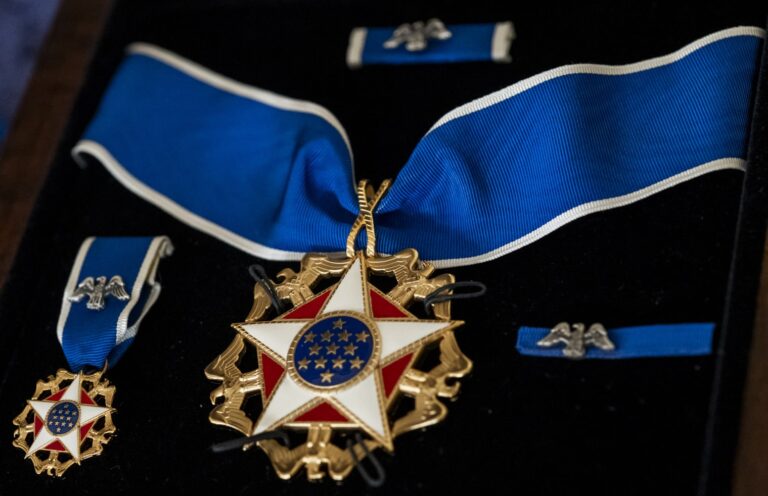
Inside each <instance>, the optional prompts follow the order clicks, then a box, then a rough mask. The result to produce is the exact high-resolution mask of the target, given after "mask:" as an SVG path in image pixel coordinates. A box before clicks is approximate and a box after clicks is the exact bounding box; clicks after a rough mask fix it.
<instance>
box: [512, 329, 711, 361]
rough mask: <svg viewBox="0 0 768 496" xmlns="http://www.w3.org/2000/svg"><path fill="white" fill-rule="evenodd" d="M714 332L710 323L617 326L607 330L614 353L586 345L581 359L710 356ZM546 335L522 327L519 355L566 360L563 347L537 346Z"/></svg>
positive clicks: (536, 330) (542, 331)
mask: <svg viewBox="0 0 768 496" xmlns="http://www.w3.org/2000/svg"><path fill="white" fill-rule="evenodd" d="M714 330H715V324H713V323H711V322H703V323H685V324H658V325H650V326H637V327H617V328H615V329H609V330H608V337H609V338H610V340H611V341H612V342H613V344H614V345H615V349H614V350H612V351H604V350H601V349H599V348H595V347H591V346H587V347H586V349H585V354H584V358H601V359H620V358H647V357H665V356H696V355H709V354H710V353H712V336H713V334H714ZM549 332H550V329H548V328H544V327H521V328H520V330H519V331H518V333H517V351H518V352H520V354H521V355H531V356H541V357H557V358H565V356H564V355H563V347H564V345H561V346H554V347H546V348H545V347H543V346H539V345H538V344H537V343H538V342H539V341H540V340H541V339H543V338H544V337H545V336H547V334H549Z"/></svg>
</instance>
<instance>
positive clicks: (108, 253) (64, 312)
mask: <svg viewBox="0 0 768 496" xmlns="http://www.w3.org/2000/svg"><path fill="white" fill-rule="evenodd" d="M172 252H173V245H172V244H171V241H170V239H168V238H167V237H165V236H158V237H154V238H153V237H135V238H134V237H97V238H96V237H91V238H87V239H86V240H85V241H83V243H82V245H81V246H80V250H79V252H78V254H77V257H76V258H75V263H74V265H73V267H72V271H71V272H70V276H69V280H68V281H67V286H66V288H65V290H64V297H63V299H62V306H61V314H60V315H59V322H58V325H57V336H58V340H59V343H60V344H61V347H62V349H63V350H64V355H65V356H66V358H67V361H68V362H69V365H70V368H71V370H72V371H75V372H77V371H80V370H82V369H83V368H84V367H86V366H92V367H96V368H102V367H104V366H105V365H106V364H107V363H109V365H110V366H114V365H115V364H116V363H117V362H118V360H119V359H120V357H122V355H123V353H124V352H125V351H126V350H127V349H128V347H129V346H130V344H131V343H132V342H133V339H134V337H135V336H136V333H137V332H138V331H139V325H140V324H141V321H142V320H143V319H144V317H145V316H146V314H147V312H148V311H149V309H150V308H152V305H154V304H155V302H156V301H157V298H158V296H159V295H160V290H161V286H160V282H159V281H158V280H157V267H158V263H159V261H160V259H161V258H163V257H166V256H168V255H170V254H171V253H172Z"/></svg>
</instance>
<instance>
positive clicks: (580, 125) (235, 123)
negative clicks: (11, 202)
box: [74, 27, 764, 267]
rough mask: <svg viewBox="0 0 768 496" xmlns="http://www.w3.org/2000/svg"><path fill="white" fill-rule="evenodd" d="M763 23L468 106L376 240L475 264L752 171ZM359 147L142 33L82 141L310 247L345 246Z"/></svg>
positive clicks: (151, 192) (321, 114)
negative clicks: (748, 164)
mask: <svg viewBox="0 0 768 496" xmlns="http://www.w3.org/2000/svg"><path fill="white" fill-rule="evenodd" d="M763 35H764V33H763V31H762V30H760V29H758V28H749V27H742V28H732V29H729V30H725V31H721V32H718V33H714V34H712V35H709V36H707V37H705V38H702V39H700V40H698V41H696V42H694V43H692V44H690V45H688V46H687V47H684V48H682V49H681V50H678V51H677V52H674V53H672V54H670V55H667V56H665V57H660V58H656V59H650V60H646V61H643V62H639V63H636V64H630V65H625V66H601V65H588V64H581V65H573V66H565V67H560V68H556V69H553V70H551V71H547V72H545V73H542V74H539V75H537V76H533V77H532V78H529V79H526V80H523V81H520V82H518V83H516V84H513V85H512V86H509V87H507V88H504V89H502V90H500V91H498V92H496V93H492V94H490V95H488V96H486V97H483V98H481V99H479V100H475V101H473V102H470V103H468V104H466V105H464V106H462V107H459V108H457V109H455V110H454V111H452V112H450V113H448V114H447V115H445V116H444V117H443V118H441V119H440V120H439V121H438V122H437V124H436V125H435V126H434V127H433V128H432V129H431V130H430V131H429V132H428V133H427V134H426V136H425V137H424V138H423V139H422V140H421V142H420V143H419V144H418V145H417V147H416V148H415V150H414V151H413V153H412V155H411V157H410V159H409V160H408V162H407V163H406V164H405V165H404V167H403V168H402V170H401V171H400V173H399V175H398V176H397V178H396V180H395V181H394V184H393V186H392V188H391V190H390V192H389V193H388V194H387V195H386V196H385V197H384V198H383V200H382V201H381V203H380V205H379V208H378V210H377V212H376V229H377V238H378V239H377V242H378V246H377V248H378V251H380V252H382V253H394V252H397V251H399V250H401V249H403V248H406V247H414V248H416V249H417V250H419V252H420V253H421V256H422V258H424V259H426V260H430V261H433V262H435V264H436V265H437V266H441V267H449V266H458V265H467V264H472V263H479V262H483V261H486V260H491V259H493V258H496V257H499V256H502V255H504V254H506V253H509V252H511V251H514V250H516V249H519V248H521V247H523V246H526V245H527V244H530V243H532V242H534V241H536V240H537V239H540V238H541V237H543V236H545V235H546V234H548V233H550V232H552V231H553V230H555V229H557V228H559V227H561V226H563V225H565V224H567V223H568V222H571V221H572V220H575V219H578V218H579V217H582V216H584V215H587V214H589V213H592V212H597V211H601V210H606V209H610V208H616V207H620V206H623V205H626V204H628V203H632V202H634V201H637V200H640V199H642V198H645V197H647V196H649V195H652V194H654V193H656V192H658V191H661V190H663V189H666V188H669V187H672V186H674V185H676V184H679V183H680V182H683V181H686V180H689V179H691V178H694V177H698V176H700V175H702V174H705V173H708V172H711V171H716V170H723V169H735V170H743V168H744V166H745V157H746V150H747V138H748V135H749V124H750V109H751V105H752V100H753V93H754V87H755V80H756V75H757V68H758V60H759V53H760V50H761V46H762V38H763ZM350 150H351V148H350V146H349V142H348V140H347V137H346V133H345V132H344V130H343V128H342V127H341V124H340V123H339V122H338V120H337V119H336V118H335V117H333V115H332V114H331V113H330V112H328V111H327V110H326V109H323V108H322V107H320V106H318V105H315V104H312V103H309V102H303V101H299V100H293V99H290V98H287V97H283V96H280V95H276V94H274V93H271V92H268V91H265V90H262V89H259V88H254V87H251V86H247V85H244V84H241V83H238V82H236V81H233V80H231V79H228V78H226V77H224V76H221V75H218V74H215V73H213V72H211V71H208V70H207V69H205V68H203V67H201V66H199V65H197V64H194V63H192V62H190V61H187V60H185V59H182V58H181V57H179V56H177V55H174V54H172V53H170V52H166V51H164V50H162V49H159V48H157V47H153V46H150V45H144V44H140V45H134V46H133V47H132V48H131V50H130V55H129V56H128V57H127V58H126V60H125V61H124V63H123V64H122V66H121V67H120V69H119V71H118V72H117V74H116V75H115V77H114V79H113V81H112V84H111V85H110V87H109V89H108V91H107V93H106V95H105V96H104V98H103V101H102V103H101V107H100V109H99V111H98V113H97V115H96V117H95V118H94V119H93V121H92V122H91V124H90V126H89V127H88V129H87V131H86V133H85V135H84V137H83V140H82V141H81V142H80V143H79V144H78V145H77V147H76V148H75V150H74V152H75V156H76V157H79V156H80V155H81V154H89V155H92V156H95V157H96V158H97V159H98V160H99V161H100V162H101V163H102V164H103V165H104V166H105V167H106V168H107V169H108V170H109V171H110V172H111V173H112V174H113V175H114V176H115V177H116V178H117V179H118V180H120V181H121V182H122V183H123V184H124V185H125V186H126V187H128V188H129V189H131V190H132V191H133V192H135V193H136V194H138V195H140V196H141V197H143V198H145V199H146V200H148V201H151V202H153V203H154V204H155V205H157V206H159V207H160V208H162V209H164V210H165V211H167V212H169V213H170V214H172V215H174V216H176V217H177V218H179V219H180V220H182V221H184V222H187V223H188V224H190V225H192V226H194V227H196V228H198V229H200V230H202V231H204V232H207V233H209V234H211V235H213V236H216V237H218V238H219V239H221V240H223V241H226V242H228V243H230V244H232V245H234V246H236V247H238V248H240V249H243V250H245V251H247V252H249V253H252V254H254V255H257V256H260V257H263V258H267V259H272V260H298V259H299V258H300V257H301V256H302V255H303V253H305V252H309V251H322V252H338V251H342V250H343V248H344V243H345V239H346V236H347V233H348V232H349V228H350V226H351V224H352V222H353V220H354V218H355V217H356V215H357V211H358V206H357V202H356V199H355V195H354V189H353V183H354V178H353V173H352V159H351V151H350Z"/></svg>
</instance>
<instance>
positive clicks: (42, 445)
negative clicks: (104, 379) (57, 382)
mask: <svg viewBox="0 0 768 496" xmlns="http://www.w3.org/2000/svg"><path fill="white" fill-rule="evenodd" d="M81 391H82V389H81V387H80V374H77V375H76V376H75V378H74V379H73V380H72V383H70V385H69V386H67V388H66V390H65V391H64V394H63V395H61V397H58V398H57V399H56V400H55V401H51V400H49V399H47V400H29V405H30V406H31V407H32V409H33V410H34V411H35V414H37V416H38V417H40V420H42V422H43V426H42V427H41V428H40V430H39V431H38V432H37V434H36V435H35V440H34V441H33V442H32V445H31V446H30V447H29V451H28V452H27V458H29V457H30V456H31V455H32V454H33V453H35V452H36V451H39V450H41V449H46V446H48V445H49V444H51V443H53V442H55V441H59V442H60V443H61V445H62V446H64V448H66V450H67V451H68V452H69V454H70V455H72V458H74V459H75V461H76V462H78V463H79V462H80V443H81V442H82V440H81V439H80V427H81V426H83V425H86V424H88V423H90V422H92V421H94V420H96V419H97V418H99V417H101V416H102V415H104V414H106V413H107V412H108V411H109V410H110V409H109V408H105V407H101V406H96V405H88V404H84V403H81V401H80V394H81ZM83 394H85V392H83ZM65 401H66V402H71V403H74V404H75V405H77V407H78V409H79V415H78V417H77V421H76V422H75V423H74V425H72V426H71V427H70V426H69V425H67V429H68V430H67V431H66V432H65V433H63V434H55V433H53V432H51V430H50V429H48V427H47V425H46V424H47V423H48V413H49V412H50V411H51V408H53V407H54V406H55V405H56V404H58V403H61V402H65Z"/></svg>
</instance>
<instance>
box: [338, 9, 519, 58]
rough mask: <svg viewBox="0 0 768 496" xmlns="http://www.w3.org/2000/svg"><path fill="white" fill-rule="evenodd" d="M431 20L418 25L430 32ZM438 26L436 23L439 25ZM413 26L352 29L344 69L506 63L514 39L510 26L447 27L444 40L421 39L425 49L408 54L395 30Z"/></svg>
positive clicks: (496, 24) (407, 46)
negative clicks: (401, 65)
mask: <svg viewBox="0 0 768 496" xmlns="http://www.w3.org/2000/svg"><path fill="white" fill-rule="evenodd" d="M434 21H436V20H435V19H432V20H430V21H426V22H424V23H422V24H421V26H420V27H421V28H422V29H427V30H429V28H430V24H431V23H432V22H434ZM438 22H439V21H438ZM415 24H416V23H411V24H410V26H411V27H410V28H409V25H403V26H400V27H394V26H392V27H378V28H355V29H354V30H353V31H352V33H351V34H350V37H349V47H348V48H347V65H348V66H349V67H351V68H357V67H361V66H364V65H374V64H426V63H433V64H434V63H453V62H486V61H488V62H509V61H510V58H509V46H510V44H511V43H512V40H513V39H514V37H515V31H514V27H513V26H512V23H511V22H500V23H495V24H493V23H491V24H449V25H446V26H445V27H444V30H443V31H442V32H443V33H446V36H447V37H444V38H443V39H441V38H437V37H431V36H429V31H428V33H427V35H426V36H425V37H424V38H425V39H424V43H425V46H424V47H423V48H422V49H419V50H415V51H414V50H409V44H408V41H409V38H408V36H405V37H400V38H398V36H397V34H398V30H401V29H405V30H409V29H413V30H418V29H419V27H413V26H415Z"/></svg>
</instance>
